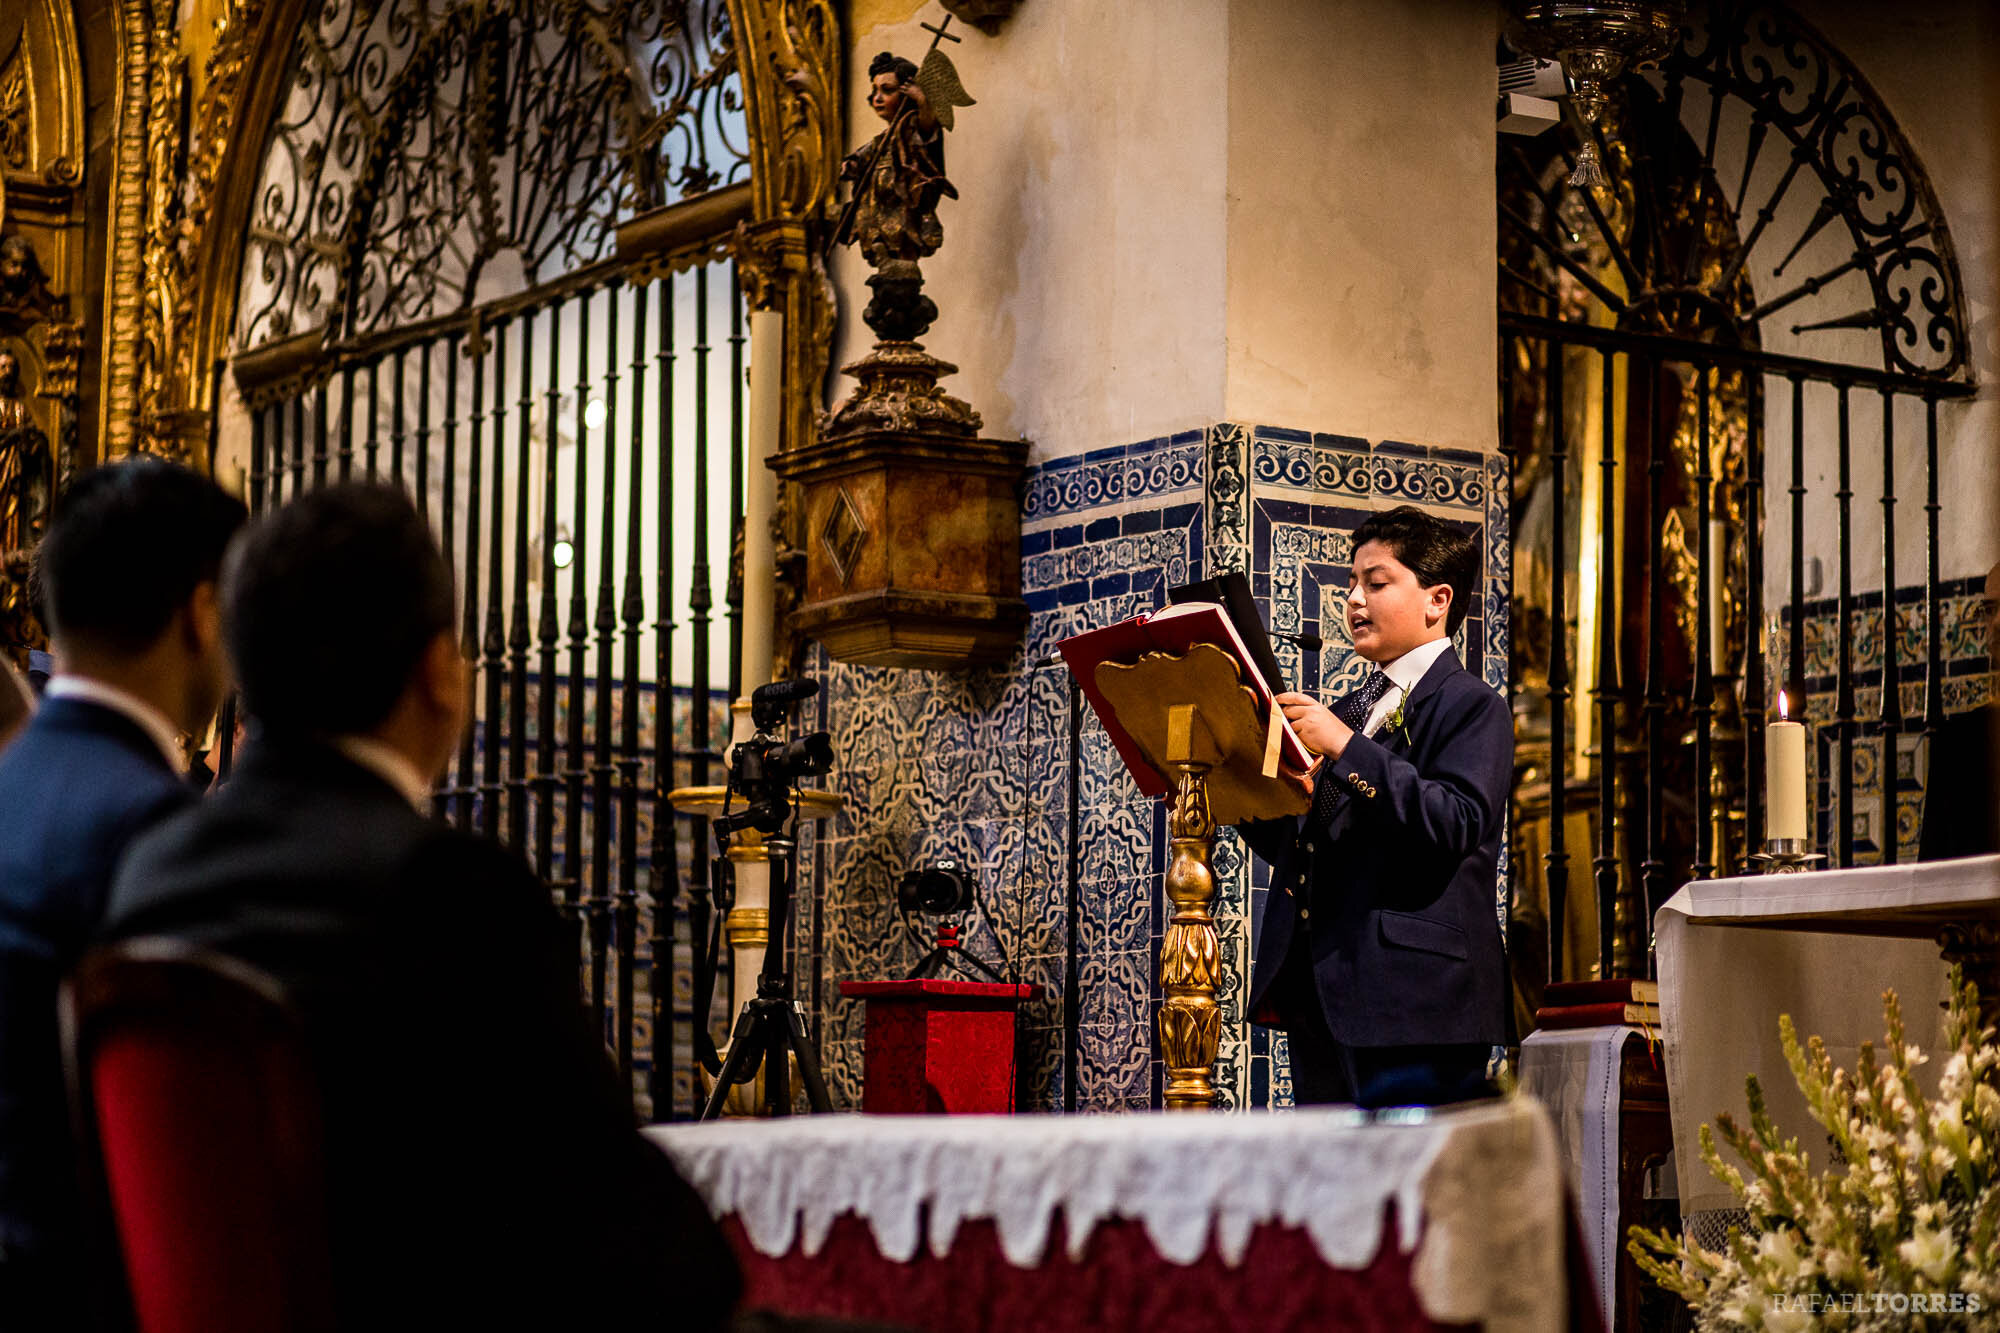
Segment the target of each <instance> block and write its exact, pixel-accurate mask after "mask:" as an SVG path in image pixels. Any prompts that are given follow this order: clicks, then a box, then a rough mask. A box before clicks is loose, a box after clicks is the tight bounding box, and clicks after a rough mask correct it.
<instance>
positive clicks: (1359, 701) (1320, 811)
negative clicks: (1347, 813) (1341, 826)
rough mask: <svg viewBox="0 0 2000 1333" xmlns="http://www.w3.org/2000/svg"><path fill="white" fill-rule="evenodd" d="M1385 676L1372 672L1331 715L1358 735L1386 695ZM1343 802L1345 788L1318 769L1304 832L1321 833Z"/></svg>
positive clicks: (1323, 768)
mask: <svg viewBox="0 0 2000 1333" xmlns="http://www.w3.org/2000/svg"><path fill="white" fill-rule="evenodd" d="M1389 683H1390V682H1389V673H1388V672H1386V671H1375V672H1373V673H1371V674H1370V675H1369V677H1368V679H1367V680H1364V681H1362V682H1361V688H1359V689H1357V690H1355V691H1354V693H1352V694H1350V695H1348V696H1347V697H1346V698H1344V699H1342V700H1341V701H1340V702H1339V703H1337V704H1335V705H1334V706H1333V715H1334V716H1335V717H1337V718H1339V719H1340V720H1341V721H1342V722H1345V723H1346V724H1347V725H1348V726H1350V727H1353V728H1354V730H1355V731H1356V732H1359V731H1360V730H1361V729H1362V728H1363V727H1364V726H1366V725H1367V724H1368V714H1369V713H1370V712H1372V711H1373V710H1374V708H1375V705H1376V704H1378V703H1380V702H1381V700H1382V696H1383V695H1385V694H1387V693H1388V692H1389ZM1346 799H1347V785H1346V784H1345V783H1343V782H1339V781H1337V780H1336V779H1335V778H1334V776H1333V773H1332V772H1331V770H1330V767H1322V768H1321V769H1320V773H1319V782H1318V783H1317V784H1316V785H1315V786H1314V787H1313V803H1312V818H1311V819H1310V820H1309V821H1308V822H1307V825H1306V827H1307V828H1308V830H1312V829H1323V828H1325V827H1326V824H1327V821H1328V820H1330V819H1332V818H1333V815H1334V812H1335V811H1336V810H1338V809H1340V803H1341V802H1342V801H1344V800H1346Z"/></svg>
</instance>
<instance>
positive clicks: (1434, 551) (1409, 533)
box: [1354, 505, 1479, 634]
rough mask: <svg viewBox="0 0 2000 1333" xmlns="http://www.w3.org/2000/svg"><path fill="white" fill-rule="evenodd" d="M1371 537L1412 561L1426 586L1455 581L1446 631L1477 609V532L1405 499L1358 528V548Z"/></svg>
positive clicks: (1453, 631) (1420, 582) (1453, 630)
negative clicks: (1474, 600) (1474, 592)
mask: <svg viewBox="0 0 2000 1333" xmlns="http://www.w3.org/2000/svg"><path fill="white" fill-rule="evenodd" d="M1369 542H1380V543H1382V545H1384V546H1386V547H1388V548H1389V553H1390V554H1391V555H1393V556H1395V557H1396V559H1398V560H1400V561H1402V562H1403V563H1404V564H1405V565H1408V566H1409V568H1410V572H1411V573H1413V574H1415V575H1416V576H1417V583H1418V585H1419V586H1420V587H1424V588H1435V587H1437V585H1438V584H1440V583H1444V584H1449V585H1450V587H1451V609H1450V610H1449V611H1447V612H1445V622H1444V631H1445V633H1446V634H1456V633H1458V627H1459V626H1460V625H1462V624H1464V623H1465V617H1466V613H1467V612H1468V611H1470V610H1471V609H1472V589H1473V586H1474V585H1475V584H1476V583H1477V582H1478V577H1477V576H1478V572H1479V548H1478V547H1477V546H1476V545H1474V544H1473V541H1472V538H1470V537H1468V536H1466V535H1465V534H1464V533H1463V532H1460V531H1459V530H1458V529H1457V528H1455V527H1453V526H1452V525H1451V524H1449V523H1446V522H1445V521H1444V520H1443V519H1439V518H1432V517H1431V516H1430V515H1429V514H1426V513H1425V512H1424V511H1423V510H1421V509H1418V508H1417V507H1416V506H1414V505H1402V506H1400V507H1398V508H1395V509H1391V510H1389V511H1388V512H1387V513H1382V514H1370V515H1369V516H1368V517H1367V518H1366V519H1364V520H1363V521H1362V524H1361V526H1360V527H1358V528H1356V529H1355V530H1354V549H1355V550H1357V551H1359V550H1360V549H1361V548H1362V547H1363V546H1366V545H1367V544H1368V543H1369Z"/></svg>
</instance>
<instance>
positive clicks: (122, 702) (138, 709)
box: [42, 676, 188, 773]
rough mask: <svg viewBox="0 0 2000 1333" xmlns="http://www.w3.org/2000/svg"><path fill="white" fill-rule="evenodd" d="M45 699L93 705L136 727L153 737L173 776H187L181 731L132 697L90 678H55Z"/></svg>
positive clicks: (147, 704)
mask: <svg viewBox="0 0 2000 1333" xmlns="http://www.w3.org/2000/svg"><path fill="white" fill-rule="evenodd" d="M42 697H43V698H44V699H81V700H82V701H83V702H85V703H91V704H96V705H97V706H98V707H99V708H109V709H110V710H111V711H112V712H114V713H119V714H122V715H123V716H125V717H127V718H129V719H131V720H132V721H133V722H134V723H136V724H137V725H138V727H139V729H140V730H141V731H144V732H145V733H146V734H147V735H148V736H150V737H152V739H153V744H155V745H157V746H159V747H160V753H161V754H163V755H165V756H166V760H167V765H168V766H169V767H170V768H172V769H173V770H174V772H176V773H185V772H187V766H188V761H187V752H186V751H184V750H182V749H181V729H180V728H179V727H177V726H175V725H174V723H173V719H172V718H170V717H168V716H167V715H166V714H165V713H162V712H161V711H160V710H159V709H157V708H155V707H153V705H151V704H149V703H147V702H146V701H145V700H144V699H141V698H140V697H138V696H137V695H135V694H127V693H126V692H125V691H124V690H121V689H119V688H118V687H117V686H115V685H106V684H105V683H104V682H103V681H101V680H93V679H91V678H90V677H89V676H56V677H54V678H52V679H51V680H50V681H49V684H48V688H47V689H45V690H43V691H42Z"/></svg>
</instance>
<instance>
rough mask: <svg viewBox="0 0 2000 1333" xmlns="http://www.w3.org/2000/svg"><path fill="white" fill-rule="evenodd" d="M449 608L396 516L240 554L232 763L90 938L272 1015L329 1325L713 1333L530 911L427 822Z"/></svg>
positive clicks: (429, 562)
mask: <svg viewBox="0 0 2000 1333" xmlns="http://www.w3.org/2000/svg"><path fill="white" fill-rule="evenodd" d="M453 604H454V594H453V588H452V578H451V572H450V570H449V568H448V567H447V566H446V565H445V563H444V560H443V558H442V557H441V556H440V555H439V553H438V550H437V548H436V546H435V545H434V544H433V542H432V540H431V535H430V531H429V529H428V527H427V526H426V525H425V523H424V521H423V520H422V519H421V518H420V517H419V516H418V515H417V513H416V511H415V509H414V508H412V507H411V505H410V502H409V501H408V500H407V499H406V498H404V497H403V496H402V495H401V494H400V493H399V492H396V491H391V490H388V489H387V488H382V487H363V486H343V487H336V488H332V489H328V490H323V491H318V492H315V493H312V494H309V495H306V496H304V497H302V498H300V499H298V500H295V501H293V502H292V503H291V504H290V505H288V506H286V507H285V508H284V509H282V510H280V511H278V512H277V513H275V514H274V515H272V516H271V517H269V518H267V519H265V520H263V521H261V522H260V523H259V524H258V525H257V526H256V527H255V528H253V529H252V530H251V531H250V532H249V533H248V534H246V535H245V537H244V538H243V539H242V540H241V541H240V542H239V543H238V544H237V546H236V547H235V548H234V549H233V551H232V552H231V555H230V559H229V561H228V563H227V565H226V567H225V569H224V573H223V615H224V632H225V637H226V641H227V644H228V647H229V652H230V656H231V659H232V661H233V662H234V664H235V667H236V670H237V674H238V678H239V681H240V689H241V695H242V700H243V703H244V706H245V708H246V709H247V711H248V713H249V715H250V718H251V739H250V741H249V743H248V746H247V752H246V753H245V755H244V756H243V758H242V759H241V761H240V762H239V763H238V765H237V766H236V767H235V769H234V770H233V771H232V774H231V777H230V780H229V781H228V782H227V783H226V784H224V786H223V787H222V788H221V789H220V790H219V791H218V793H217V794H216V795H214V796H213V797H211V798H210V799H209V800H208V801H207V802H205V803H204V804H203V805H201V806H200V807H198V808H196V809H193V810H190V811H187V812H185V813H183V814H181V815H179V816H176V817H175V818H173V819H171V820H169V821H167V822H166V823H165V824H163V825H162V826H161V827H160V828H158V829H157V830H155V831H154V832H153V833H151V834H150V835H148V836H147V837H146V838H145V839H144V840H142V841H141V842H140V843H139V844H138V845H137V846H136V847H135V848H134V849H133V851H132V853H131V855H130V856H129V857H128V858H127V860H126V862H125V865H124V866H123V868H122V869H121V871H120V873H119V876H118V879H117V882H116V885H115V886H114V888H113V892H112V904H111V911H110V928H111V930H112V931H113V932H114V933H115V934H118V935H158V934H167V935H173V936H177V937H180V938H183V939H186V940H190V941H193V942H195V943H198V944H201V945H203V946H206V947H208V948H211V949H215V950H219V951H221V952H224V953H227V954H230V955H233V956H235V957H238V958H241V959H243V960H245V961H247V962H249V963H251V964H254V965H255V966H257V967H259V968H262V969H263V970H265V971H266V972H269V973H270V974H272V975H273V976H275V977H276V978H277V979H278V980H279V981H280V983H281V984H282V985H283V986H284V987H285V988H286V990H287V991H288V993H289V994H290V995H291V997H292V998H293V1000H294V1001H295V1003H296V1005H297V1007H298V1009H299V1011H300V1013H301V1016H302V1018H303V1021H304V1023H305V1025H306V1032H307V1038H308V1041H309V1042H310V1044H311V1048H312V1055H313V1058H314V1061H315V1065H316V1067H317V1069H318V1072H319V1075H320V1080H321V1084H322V1092H323V1097H324V1115H323V1120H324V1124H325V1136H326V1170H327V1188H328V1213H329V1219H328V1221H329V1227H330V1230H331V1239H332V1246H333V1256H332V1257H333V1265H334V1282H335V1291H336V1300H337V1306H338V1308H337V1311H336V1313H337V1314H338V1316H339V1319H340V1327H342V1328H354V1329H371V1330H376V1329H403V1328H411V1329H416V1328H422V1329H433V1328H605V1329H609V1328H639V1327H654V1328H668V1327H672V1328H685V1329H705V1328H713V1327H717V1326H718V1325H719V1324H720V1323H721V1322H722V1321H723V1319H724V1318H725V1317H726V1316H727V1314H728V1312H729V1311H730V1309H731V1308H732V1306H733V1305H734V1303H735V1300H736V1296H737V1292H738V1287H739V1277H738V1274H737V1270H736V1266H735V1263H734V1261H733V1259H732V1257H731V1255H730V1252H729V1250H728V1248H727V1246H726V1244H725V1242H724V1241H723V1239H722V1236H721V1234H720V1233H719V1231H718V1230H717V1228H716V1226H715V1224H714V1223H713V1222H712V1221H711V1220H710V1218H709V1216H708V1213H707V1210H706V1208H705V1207H704V1205H703V1204H702V1202H701V1200H700V1199H699V1198H698V1197H697V1196H696V1195H695V1193H694V1192H693V1190H692V1189H690V1188H689V1186H688V1185H687V1184H686V1183H685V1182H684V1181H683V1180H682V1179H681V1178H680V1176H679V1175H678V1174H677V1173H676V1172H675V1171H674V1169H673V1167H672V1165H671V1164H670V1163H669V1162H668V1161H667V1159H666V1158H665V1157H664V1156H663V1155H662V1154H661V1153H659V1152H658V1151H656V1150H655V1149H654V1148H653V1147H652V1146H651V1145H650V1144H648V1143H647V1142H646V1141H645V1140H644V1139H642V1138H641V1137H640V1136H639V1133H638V1130H637V1127H636V1125H635V1122H634V1117H633V1114H632V1106H631V1094H630V1089H629V1088H627V1087H623V1086H621V1085H620V1083H619V1080H618V1078H617V1076H616V1074H615V1073H614V1071H613V1069H612V1066H611V1064H610V1062H609V1060H608V1059H607V1058H606V1054H605V1050H604V1043H603V1037H602V1034H601V1033H593V1032H591V1031H590V1030H589V1026H588V1024H587V1023H586V1021H585V1019H584V1016H583V1012H582V1008H581V1005H580V1004H579V1002H578V997H577V959H576V956H575V952H574V948H573V946H572V944H571V942H570V936H569V935H568V933H567V932H566V931H564V930H563V928H562V926H561V924H560V921H559V918H558V917H557V915H556V913H555V911H554V909H553V907H552V906H551V904H550V901H549V896H548V891H547V889H546V888H545V887H544V886H543V885H542V884H541V883H540V882H539V881H538V880H537V879H536V878H535V876H534V874H533V873H532V872H531V871H530V870H529V868H528V867H527V865H526V864H525V863H523V862H521V861H520V860H519V859H518V858H516V857H515V856H514V855H513V854H512V853H510V852H507V851H505V850H503V849H502V848H500V847H499V846H498V845H496V844H494V843H491V842H489V841H486V840H483V839H480V838H476V837H473V836H472V835H470V834H467V833H462V832H457V831H454V830H453V829H451V828H448V827H446V826H445V825H443V824H441V823H437V822H435V821H433V820H432V819H431V818H430V817H429V815H428V813H427V811H428V810H429V806H430V794H431V788H432V784H433V783H435V782H436V780H437V779H438V778H439V777H440V776H441V775H442V774H443V772H444V770H445V768H446V766H447V765H448V763H449V761H450V758H451V756H452V755H453V754H454V753H455V752H456V750H457V747H458V740H459V736H460V733H461V729H462V727H463V726H464V724H465V713H466V687H467V680H466V672H465V664H464V661H463V659H462V658H461V657H460V655H459V651H458V646H457V642H456V639H455V637H454V634H453V629H452V626H453V623H454V621H455V619H456V617H455V615H454V611H453Z"/></svg>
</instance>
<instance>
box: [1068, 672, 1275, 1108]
mask: <svg viewBox="0 0 2000 1333" xmlns="http://www.w3.org/2000/svg"><path fill="white" fill-rule="evenodd" d="M1096 685H1097V688H1098V690H1099V691H1100V692H1101V693H1102V694H1103V696H1104V699H1105V701H1106V702H1107V703H1108V704H1109V705H1110V706H1111V709H1112V711H1113V712H1115V713H1116V714H1117V717H1118V722H1119V725H1121V726H1123V727H1124V729H1125V730H1126V732H1127V733H1128V734H1129V735H1130V736H1131V737H1132V739H1133V740H1134V741H1135V742H1136V743H1137V745H1138V747H1139V750H1140V752H1141V753H1142V754H1143V755H1144V756H1145V758H1146V762H1147V763H1149V764H1151V765H1152V766H1153V767H1154V769H1156V770H1157V771H1158V772H1159V774H1160V775H1161V776H1162V777H1164V778H1165V779H1167V782H1168V787H1169V789H1170V795H1169V797H1168V799H1169V800H1170V801H1171V802H1172V808H1171V812H1170V814H1169V816H1168V826H1167V827H1168V832H1169V835H1170V836H1171V839H1172V848H1173V859H1172V861H1171V862H1170V863H1169V864H1168V866H1167V883H1166V889H1167V898H1168V900H1169V901H1171V902H1172V903H1173V905H1174V915H1173V920H1172V921H1171V922H1170V923H1169V924H1168V926H1167V933H1166V938H1165V940H1164V941H1162V943H1161V945H1160V984H1161V986H1163V987H1164V988H1165V990H1166V993H1167V998H1166V1003H1165V1004H1163V1005H1162V1006H1161V1008H1160V1050H1161V1054H1162V1056H1163V1057H1164V1058H1165V1060H1166V1062H1167V1082H1166V1090H1165V1094H1164V1097H1165V1101H1166V1105H1167V1109H1168V1110H1206V1109H1209V1108H1211V1107H1213V1106H1214V1105H1215V1078H1214V1074H1215V1050H1216V1045H1217V1042H1218V1040H1219V1038H1220V1036H1221V1030H1222V1011H1221V1009H1220V1008H1218V1007H1217V1005H1216V1002H1215V983H1216V978H1217V976H1218V975H1219V973H1220V970H1221V969H1220V966H1219V955H1220V947H1219V942H1218V940H1217V937H1216V932H1215V918H1214V917H1213V916H1212V915H1210V913H1209V904H1210V903H1211V902H1212V901H1213V899H1214V897H1215V875H1214V872H1213V871H1212V870H1211V869H1210V864H1209V863H1210V856H1211V854H1212V853H1213V851H1214V850H1215V826H1216V825H1217V824H1218V823H1224V824H1234V823H1238V822H1240V821H1243V820H1247V819H1272V818H1276V817H1278V816H1280V815H1297V814H1303V813H1304V812H1305V809H1306V806H1307V804H1308V798H1307V796H1306V794H1305V793H1304V792H1302V791H1300V790H1299V789H1298V788H1297V787H1294V786H1292V785H1291V784H1290V783H1288V782H1286V781H1285V780H1284V779H1283V778H1281V777H1280V776H1279V763H1278V759H1279V749H1280V740H1281V735H1282V733H1281V730H1280V726H1281V720H1282V715H1281V714H1280V713H1279V712H1278V710H1277V708H1276V707H1275V706H1273V707H1272V708H1270V709H1268V710H1266V709H1265V708H1263V707H1262V706H1260V705H1259V704H1258V702H1257V699H1256V696H1255V695H1254V694H1253V693H1252V692H1251V691H1250V690H1249V689H1248V688H1247V687H1245V686H1244V685H1243V684H1242V682H1241V680H1240V679H1239V678H1238V675H1237V667H1236V661H1235V659H1234V658H1232V657H1231V656H1230V655H1229V654H1228V653H1226V652H1224V651H1223V650H1222V649H1220V648H1217V647H1215V646H1214V645H1212V644H1206V643H1198V644H1196V645H1194V647H1193V648H1191V649H1189V650H1188V651H1187V652H1186V653H1184V654H1180V655H1173V654H1168V653H1147V654H1146V655H1144V656H1143V657H1141V658H1139V660H1138V661H1136V662H1133V663H1130V664H1124V663H1118V662H1101V663H1099V664H1098V666H1097V670H1096Z"/></svg>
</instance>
